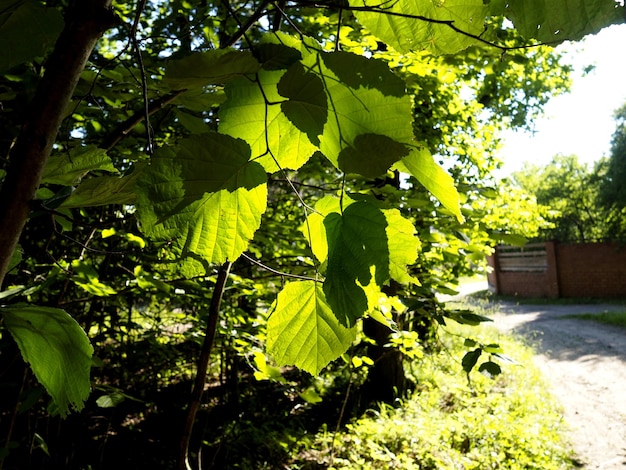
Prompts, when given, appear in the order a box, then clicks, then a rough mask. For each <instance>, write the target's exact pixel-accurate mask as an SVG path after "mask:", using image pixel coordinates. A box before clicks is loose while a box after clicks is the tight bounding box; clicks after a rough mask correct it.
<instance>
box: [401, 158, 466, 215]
mask: <svg viewBox="0 0 626 470" xmlns="http://www.w3.org/2000/svg"><path fill="white" fill-rule="evenodd" d="M397 167H398V169H399V170H400V171H404V172H406V173H410V174H411V175H413V176H414V177H415V178H417V180H418V181H419V182H420V183H421V184H422V185H423V186H424V187H425V188H426V189H427V190H428V191H430V193H431V194H432V195H433V196H435V197H436V198H437V199H438V200H439V202H441V204H443V206H444V207H445V208H446V209H448V210H449V211H450V212H452V213H453V214H454V215H455V216H456V218H457V219H458V220H459V221H460V222H462V221H463V214H461V207H460V204H459V193H458V192H457V190H456V188H455V186H454V180H453V179H452V177H451V176H450V175H449V174H448V173H447V172H446V171H445V170H444V169H443V168H441V167H440V166H439V165H437V163H436V162H435V160H434V159H433V157H432V155H431V154H430V152H429V151H428V150H426V149H424V148H422V149H415V150H413V151H412V152H411V153H410V154H409V155H408V156H406V157H404V158H403V159H402V161H401V162H400V163H399V164H398V165H397Z"/></svg>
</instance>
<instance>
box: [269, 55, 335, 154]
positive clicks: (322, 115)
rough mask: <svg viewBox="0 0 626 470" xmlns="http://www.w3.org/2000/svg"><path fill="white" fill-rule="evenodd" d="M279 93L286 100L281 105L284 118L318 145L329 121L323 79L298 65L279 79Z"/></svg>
mask: <svg viewBox="0 0 626 470" xmlns="http://www.w3.org/2000/svg"><path fill="white" fill-rule="evenodd" d="M278 93H280V95H281V96H284V97H285V98H287V99H288V101H283V102H282V103H281V109H282V110H283V113H285V116H287V118H288V119H289V120H290V121H291V122H292V123H293V124H294V125H295V126H296V127H297V128H298V129H300V130H301V131H302V132H305V133H306V134H307V136H308V137H309V140H310V141H311V142H312V143H313V144H315V145H319V142H320V141H319V136H320V134H321V133H322V132H323V130H324V124H325V123H326V121H327V119H328V103H327V101H326V93H325V92H324V83H322V80H320V78H319V77H318V76H317V75H315V74H313V73H311V72H307V71H306V70H305V69H304V66H303V65H302V64H301V63H299V62H298V63H296V64H294V65H293V66H291V67H290V68H289V70H287V72H286V73H285V74H284V75H283V76H282V77H281V79H280V81H279V82H278Z"/></svg>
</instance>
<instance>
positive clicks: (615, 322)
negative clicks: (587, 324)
mask: <svg viewBox="0 0 626 470" xmlns="http://www.w3.org/2000/svg"><path fill="white" fill-rule="evenodd" d="M561 318H575V319H577V320H588V321H594V322H597V323H603V324H605V325H612V326H619V327H621V328H626V311H625V312H600V313H578V314H573V315H565V316H563V317H561Z"/></svg>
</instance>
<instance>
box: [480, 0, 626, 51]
mask: <svg viewBox="0 0 626 470" xmlns="http://www.w3.org/2000/svg"><path fill="white" fill-rule="evenodd" d="M490 7H491V12H492V13H493V14H496V15H505V16H507V17H508V18H509V19H510V20H511V21H512V22H513V24H514V25H515V28H516V29H517V30H518V31H519V32H520V34H521V35H522V36H524V37H526V38H528V39H537V40H538V41H541V42H546V43H549V44H550V43H559V42H562V41H565V40H577V39H580V38H582V37H583V36H585V35H586V34H589V33H596V32H598V31H600V29H602V28H604V27H605V26H609V25H611V24H616V23H623V22H624V21H626V14H625V12H626V10H625V8H624V6H623V4H622V5H620V2H614V1H606V0H592V1H589V0H524V1H518V2H508V1H505V0H496V1H493V2H491V5H490Z"/></svg>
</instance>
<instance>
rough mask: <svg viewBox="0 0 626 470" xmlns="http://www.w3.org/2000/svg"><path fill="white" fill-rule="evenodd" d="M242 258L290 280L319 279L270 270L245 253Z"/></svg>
mask: <svg viewBox="0 0 626 470" xmlns="http://www.w3.org/2000/svg"><path fill="white" fill-rule="evenodd" d="M241 257H242V258H245V259H247V260H248V261H250V262H251V263H252V264H256V265H257V266H258V267H260V268H262V269H265V270H266V271H269V272H271V273H272V274H276V275H277V276H280V277H290V278H293V279H301V280H304V281H317V279H315V278H313V277H308V276H300V275H298V274H290V273H285V272H282V271H279V270H277V269H274V268H270V267H269V266H267V265H266V264H263V263H261V262H260V261H259V260H256V259H254V258H252V257H251V256H249V255H247V254H245V253H243V254H242V255H241Z"/></svg>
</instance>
